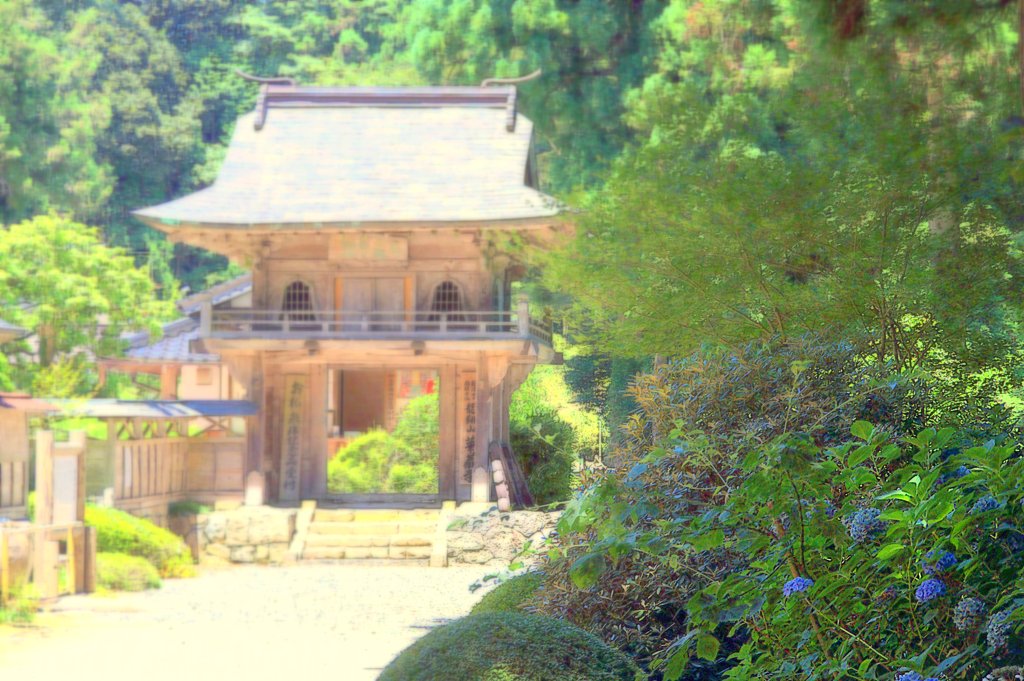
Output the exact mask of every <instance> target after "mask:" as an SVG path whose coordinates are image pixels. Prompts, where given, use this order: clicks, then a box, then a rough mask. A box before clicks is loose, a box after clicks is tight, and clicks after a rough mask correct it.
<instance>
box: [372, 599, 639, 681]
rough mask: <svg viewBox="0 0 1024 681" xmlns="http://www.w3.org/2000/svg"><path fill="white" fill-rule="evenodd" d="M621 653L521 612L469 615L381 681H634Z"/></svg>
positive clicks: (402, 659)
mask: <svg viewBox="0 0 1024 681" xmlns="http://www.w3.org/2000/svg"><path fill="white" fill-rule="evenodd" d="M637 678H642V675H641V674H640V671H639V670H638V669H637V667H636V666H635V665H634V664H633V663H632V662H630V661H629V658H627V657H626V656H625V655H623V654H622V653H619V652H618V651H616V650H615V649H614V648H611V647H609V646H608V645H606V644H605V643H603V642H602V641H601V640H600V639H598V638H597V637H595V636H593V635H591V634H588V633H586V632H585V631H583V630H581V629H578V628H576V627H574V626H572V625H571V624H568V623H567V622H563V621H561V620H556V619H552V618H550V617H542V616H539V615H526V614H522V613H511V612H507V613H487V614H482V615H470V616H469V617H464V618H462V619H459V620H456V621H454V622H452V623H450V624H446V625H444V626H441V627H438V628H437V629H434V630H433V631H431V632H430V633H428V634H427V635H426V636H424V637H423V638H421V639H420V640H419V641H417V642H416V643H414V644H412V645H411V646H409V647H408V648H406V649H405V651H403V652H402V653H401V654H400V655H399V656H398V657H397V658H395V660H394V661H393V662H392V663H391V664H389V665H388V666H387V667H386V668H385V669H384V671H383V672H382V673H381V675H380V677H379V681H633V680H634V679H637Z"/></svg>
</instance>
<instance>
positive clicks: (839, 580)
mask: <svg viewBox="0 0 1024 681" xmlns="http://www.w3.org/2000/svg"><path fill="white" fill-rule="evenodd" d="M852 431H853V433H854V435H855V436H856V438H855V439H853V440H851V441H848V442H845V443H843V444H842V445H839V446H835V447H831V448H827V449H823V448H821V447H819V446H816V445H814V444H813V443H812V442H811V441H809V440H808V439H807V438H806V437H805V436H802V435H792V436H787V437H784V438H780V439H778V440H776V441H774V442H772V443H769V444H767V445H765V446H762V447H757V448H752V449H751V450H748V451H746V452H744V453H743V456H742V458H741V467H740V470H739V471H738V475H737V476H736V477H734V478H733V479H731V480H726V481H725V483H724V484H723V485H722V487H721V488H720V489H719V490H717V491H716V496H717V497H718V498H719V499H720V501H719V503H718V504H717V505H716V511H715V512H714V513H695V514H693V515H692V516H691V517H689V518H688V519H686V520H685V521H681V522H680V523H679V524H678V526H677V534H675V535H674V536H673V540H672V542H671V544H670V546H669V547H667V548H668V550H669V551H670V552H672V551H683V552H685V551H690V550H701V549H702V548H704V549H707V548H715V549H717V550H720V551H723V552H734V553H738V554H740V555H742V556H743V558H744V562H745V564H746V567H745V568H744V569H741V570H736V571H734V572H732V573H730V574H728V575H724V576H723V577H722V578H721V579H719V580H716V581H715V582H713V583H712V584H710V585H708V586H707V587H706V588H705V589H703V590H702V591H701V593H700V595H699V596H697V597H695V598H693V599H691V600H690V601H689V603H688V604H687V612H688V614H689V618H690V626H691V627H692V628H693V631H699V632H702V633H701V634H700V635H698V636H693V637H691V638H689V639H688V640H687V641H685V642H683V643H682V644H681V645H679V646H678V647H677V648H676V650H675V651H674V652H673V656H672V657H673V659H674V660H680V659H685V658H686V657H688V656H690V655H692V654H694V652H695V648H694V645H695V641H698V640H699V639H700V637H702V636H703V637H708V636H711V635H713V632H715V631H716V630H718V631H721V630H724V629H726V628H728V630H729V631H731V632H733V633H736V632H740V631H743V632H746V633H747V634H748V635H749V641H748V642H747V643H745V644H744V645H743V647H742V648H741V649H740V651H739V652H738V653H737V655H736V656H735V660H736V662H737V666H736V667H735V668H734V669H732V670H730V672H729V673H728V674H727V675H726V678H729V679H773V678H778V679H783V678H792V675H793V674H797V673H799V674H800V675H801V676H802V677H806V678H812V679H814V678H859V679H879V680H881V679H891V678H893V676H894V675H895V674H897V673H899V672H904V671H916V672H918V673H921V674H922V675H923V676H932V677H939V676H942V677H943V678H949V679H975V678H980V676H982V675H983V674H984V673H985V672H987V671H989V670H991V669H992V668H993V667H995V666H999V665H1000V664H1005V663H1007V662H1013V661H1017V662H1019V661H1020V660H1021V659H1022V658H1024V648H1022V647H1021V644H1020V641H1021V639H1020V638H1019V637H1017V636H1016V635H1015V634H1014V633H1013V632H1014V631H1015V630H1020V628H1021V624H1022V621H1024V575H1022V573H1021V571H1020V570H1019V569H1018V567H1017V566H1018V565H1019V564H1020V560H1021V556H1022V553H1021V552H1022V551H1024V512H1022V501H1024V491H1022V490H1021V489H1020V486H1019V479H1020V476H1021V474H1022V473H1024V459H1022V458H1021V457H1020V456H1019V455H1018V454H1016V453H1015V447H1014V446H1013V445H1008V446H1007V445H998V444H996V443H995V442H994V441H991V440H990V441H988V442H987V443H985V444H983V445H977V446H969V447H965V448H963V449H961V448H959V447H953V446H952V445H953V443H954V442H955V441H956V440H955V433H954V431H953V429H944V430H941V431H936V430H934V429H928V430H924V431H922V432H920V433H919V434H917V435H916V436H914V437H908V438H906V439H905V440H904V441H903V442H901V443H896V442H894V441H893V440H892V439H891V438H889V437H888V436H887V435H886V434H885V433H884V432H882V431H878V430H876V429H874V428H873V427H872V426H871V425H870V424H868V423H867V422H856V423H854V424H853V428H852ZM699 446H700V445H697V446H696V447H695V450H694V455H697V451H698V450H697V447H699ZM865 509H874V511H873V514H872V515H870V516H865V515H863V514H864V510H865ZM710 536H714V537H716V540H715V542H714V544H713V545H709V542H708V537H710ZM947 552H948V553H949V555H948V556H947V559H948V560H947V561H946V562H944V563H939V562H938V561H939V558H940V557H942V556H943V555H944V554H946V553H947ZM795 577H803V578H808V579H810V580H812V581H813V584H811V585H809V586H807V585H806V583H805V584H804V586H805V587H807V588H804V589H803V590H798V591H795V592H793V593H791V594H786V593H785V591H784V585H785V584H786V583H787V582H789V581H790V580H793V579H794V578H795ZM790 588H792V583H790ZM964 599H974V605H975V606H976V609H972V610H970V611H965V612H966V613H967V614H959V615H958V614H957V606H958V604H959V603H960V602H961V601H963V600H964ZM998 613H1006V614H1007V616H1008V618H1007V619H1006V622H1007V626H1006V627H1005V631H1004V632H1003V633H1001V634H1000V633H999V632H997V631H995V629H994V628H993V627H992V626H988V627H987V629H986V624H988V623H990V622H992V617H993V615H997V616H998ZM996 628H998V627H996ZM696 654H697V655H700V650H699V649H697V650H696ZM670 664H671V662H670ZM667 676H668V675H667ZM669 678H671V677H669Z"/></svg>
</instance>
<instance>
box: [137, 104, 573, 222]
mask: <svg viewBox="0 0 1024 681" xmlns="http://www.w3.org/2000/svg"><path fill="white" fill-rule="evenodd" d="M268 92H269V95H268V98H267V99H266V100H265V102H263V103H262V104H263V105H265V109H263V108H260V107H258V110H257V111H256V112H253V113H250V114H246V115H244V116H242V117H241V118H240V119H239V120H238V123H237V125H236V126H235V132H234V137H233V138H232V140H231V145H230V147H229V148H228V153H227V157H226V158H225V159H224V163H223V165H222V167H221V170H220V174H219V175H218V177H217V180H216V182H214V184H213V185H212V186H210V187H208V188H207V189H203V190H200V191H198V192H195V193H193V194H189V195H188V196H185V197H183V198H180V199H176V200H174V201H170V202H168V203H164V204H161V205H158V206H152V207H149V208H144V209H142V210H139V211H136V212H135V215H136V216H138V217H140V218H142V219H144V220H146V221H147V222H149V223H150V224H153V225H157V226H160V225H171V226H173V225H178V224H182V223H185V224H206V225H216V226H223V227H240V226H249V225H265V226H277V225H291V226H294V225H305V226H311V227H319V226H321V225H331V226H344V225H353V224H355V225H358V224H359V223H372V222H460V221H469V222H474V221H475V222H479V221H500V220H526V219H533V218H545V217H551V216H555V215H557V214H558V213H559V207H558V205H556V203H555V202H554V200H553V199H551V197H548V196H546V195H544V194H542V193H540V192H539V191H537V190H536V189H534V188H532V187H530V186H527V180H526V176H527V168H528V161H529V155H530V142H531V136H532V131H533V124H532V123H531V122H530V121H529V120H528V119H526V118H525V117H523V116H518V115H516V114H515V111H514V108H512V109H509V106H510V104H509V103H508V101H507V100H508V98H509V95H510V93H511V95H512V96H513V101H514V90H513V89H511V88H409V89H403V88H390V89H372V88H294V87H285V86H272V87H271V88H270V90H269V91H268ZM275 93H277V96H276V98H275ZM261 112H262V114H261ZM264 114H265V121H264V124H263V126H262V128H260V129H257V127H256V124H257V122H258V121H259V120H260V116H261V115H264ZM510 128H511V129H510Z"/></svg>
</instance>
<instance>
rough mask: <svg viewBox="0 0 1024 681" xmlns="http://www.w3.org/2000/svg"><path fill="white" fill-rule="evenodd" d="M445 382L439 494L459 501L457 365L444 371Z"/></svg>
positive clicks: (440, 409)
mask: <svg viewBox="0 0 1024 681" xmlns="http://www.w3.org/2000/svg"><path fill="white" fill-rule="evenodd" d="M438 378H439V379H440V382H441V389H440V393H439V394H438V418H439V419H440V423H439V424H438V430H439V432H438V445H439V448H440V451H439V452H438V460H437V465H438V471H437V473H438V475H437V483H438V494H439V495H440V497H441V499H442V500H450V499H455V495H456V486H457V484H458V473H459V471H458V451H459V441H458V432H459V429H458V419H459V418H460V416H461V414H460V413H459V404H458V400H457V399H456V395H457V390H458V384H457V381H458V372H457V371H456V367H455V365H454V364H445V365H443V366H442V367H441V369H440V376H439V377H438Z"/></svg>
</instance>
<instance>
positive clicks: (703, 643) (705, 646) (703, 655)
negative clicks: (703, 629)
mask: <svg viewBox="0 0 1024 681" xmlns="http://www.w3.org/2000/svg"><path fill="white" fill-rule="evenodd" d="M720 646H721V644H720V643H719V642H718V639H717V638H715V637H714V636H712V635H711V634H707V633H701V635H700V636H699V637H698V638H697V657H699V658H700V659H702V660H707V661H708V662H714V661H715V659H716V658H717V657H718V649H719V647H720Z"/></svg>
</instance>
